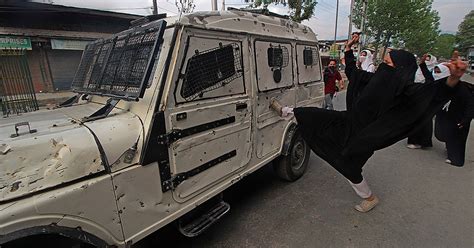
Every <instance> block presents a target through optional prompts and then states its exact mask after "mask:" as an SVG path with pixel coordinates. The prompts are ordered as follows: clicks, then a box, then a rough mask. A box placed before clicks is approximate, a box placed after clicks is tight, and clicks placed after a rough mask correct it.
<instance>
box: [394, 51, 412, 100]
mask: <svg viewBox="0 0 474 248" xmlns="http://www.w3.org/2000/svg"><path fill="white" fill-rule="evenodd" d="M389 55H390V58H391V59H392V62H393V64H394V65H395V68H396V70H397V73H396V74H397V75H396V76H397V77H398V78H399V79H400V80H399V81H398V87H397V91H396V95H400V94H401V93H402V92H403V90H404V88H405V87H406V86H407V85H408V84H411V83H413V82H414V80H415V73H416V70H417V69H418V65H417V64H416V59H415V55H414V54H413V53H410V52H407V51H404V50H392V51H390V52H389Z"/></svg>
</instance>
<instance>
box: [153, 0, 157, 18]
mask: <svg viewBox="0 0 474 248" xmlns="http://www.w3.org/2000/svg"><path fill="white" fill-rule="evenodd" d="M153 15H158V4H157V3H156V0H153Z"/></svg>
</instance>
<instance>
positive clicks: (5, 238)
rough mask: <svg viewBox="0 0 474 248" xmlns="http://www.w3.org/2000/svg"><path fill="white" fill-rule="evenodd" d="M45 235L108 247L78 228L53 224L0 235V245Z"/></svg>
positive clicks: (97, 238) (103, 242) (105, 243)
mask: <svg viewBox="0 0 474 248" xmlns="http://www.w3.org/2000/svg"><path fill="white" fill-rule="evenodd" d="M45 234H52V235H57V236H62V237H66V238H69V239H72V240H76V241H81V242H83V243H86V244H90V245H93V246H95V247H110V246H109V245H108V244H107V242H105V241H104V240H102V239H101V238H99V237H97V236H95V235H93V234H91V233H88V232H86V231H84V230H82V228H80V227H76V228H72V227H66V226H58V225H54V224H51V225H43V226H34V227H28V228H25V229H21V230H17V231H14V232H11V233H8V234H6V235H0V244H5V243H8V242H12V241H16V240H21V239H25V238H28V237H32V236H36V235H45Z"/></svg>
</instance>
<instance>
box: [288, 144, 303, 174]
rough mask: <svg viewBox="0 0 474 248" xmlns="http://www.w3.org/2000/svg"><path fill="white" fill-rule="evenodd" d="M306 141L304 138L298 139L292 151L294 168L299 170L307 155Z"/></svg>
mask: <svg viewBox="0 0 474 248" xmlns="http://www.w3.org/2000/svg"><path fill="white" fill-rule="evenodd" d="M305 151H306V143H304V141H303V140H302V139H297V140H296V142H295V144H294V146H293V149H292V151H291V161H292V163H291V167H292V168H293V169H294V170H299V169H301V167H302V166H303V164H304V160H305V156H306V153H305Z"/></svg>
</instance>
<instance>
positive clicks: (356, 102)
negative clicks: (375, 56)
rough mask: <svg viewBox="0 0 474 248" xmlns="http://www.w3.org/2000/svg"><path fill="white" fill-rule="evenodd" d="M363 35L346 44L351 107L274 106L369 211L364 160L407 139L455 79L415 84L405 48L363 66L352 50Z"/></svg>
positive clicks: (442, 99)
mask: <svg viewBox="0 0 474 248" xmlns="http://www.w3.org/2000/svg"><path fill="white" fill-rule="evenodd" d="M358 40H359V36H358V35H357V34H355V35H353V38H352V40H351V41H349V42H348V43H347V45H346V52H345V60H346V68H345V73H346V75H347V77H348V79H349V87H348V91H347V97H346V104H347V111H344V112H337V111H331V110H325V109H320V108H316V107H311V108H294V109H292V108H288V107H283V108H275V106H277V105H278V104H273V103H272V104H271V106H272V107H274V108H275V109H276V110H277V111H279V113H281V115H282V116H286V115H288V114H291V113H294V115H295V117H296V120H297V122H298V127H299V129H300V131H301V132H302V134H303V137H304V139H305V141H306V143H307V144H308V145H309V146H310V147H311V149H312V150H313V152H315V153H316V154H317V155H318V156H320V157H321V158H322V159H324V160H325V161H326V162H328V163H329V164H330V165H331V166H332V167H334V168H335V169H336V170H337V171H338V172H339V173H341V174H342V175H343V176H344V177H346V178H347V179H348V180H349V181H350V183H351V186H352V187H353V188H354V190H355V192H356V193H357V194H358V195H359V196H360V197H362V198H363V199H364V200H363V201H362V202H361V203H360V204H358V205H356V206H355V208H356V210H358V211H360V212H367V211H369V210H371V209H372V208H373V207H374V206H375V205H377V203H378V198H377V197H376V196H375V195H374V194H372V192H371V190H370V188H369V186H368V184H367V181H366V180H365V179H364V178H363V177H362V167H363V166H364V164H365V163H366V162H367V160H368V159H369V158H370V157H371V156H372V155H373V153H374V151H376V150H379V149H382V148H385V147H387V146H390V145H392V144H394V143H395V142H397V141H399V140H401V139H403V138H406V137H407V136H408V135H409V134H410V132H411V131H412V130H414V129H416V126H417V125H418V124H419V123H421V122H425V121H426V120H428V119H429V118H432V117H433V115H434V114H435V112H436V111H437V110H438V109H440V108H441V107H442V106H443V105H444V104H445V103H446V102H447V99H448V98H449V94H451V91H452V89H451V87H449V86H448V84H449V85H451V86H454V85H455V83H456V82H454V81H452V80H450V82H447V80H444V81H440V82H438V81H436V82H433V81H430V82H427V83H425V84H414V83H413V79H414V77H415V72H416V70H417V65H416V60H415V57H414V55H413V54H411V53H409V52H406V51H401V50H393V51H391V52H389V53H388V54H387V56H386V57H385V58H384V63H382V64H381V65H380V66H379V68H378V69H377V71H376V72H375V73H370V72H366V71H362V70H359V69H357V68H356V64H355V58H354V55H353V52H352V49H351V46H352V45H353V44H356V43H357V42H358ZM461 75H462V74H461ZM451 81H452V82H451Z"/></svg>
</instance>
